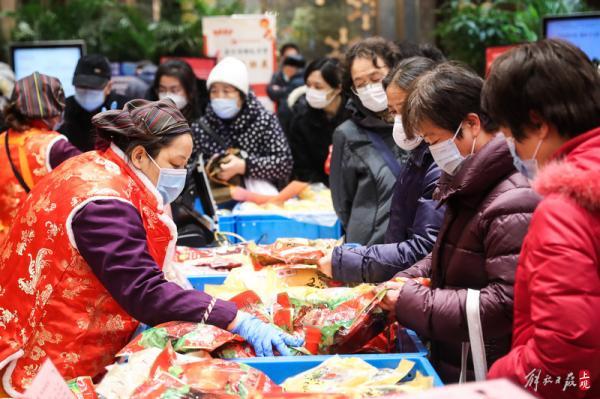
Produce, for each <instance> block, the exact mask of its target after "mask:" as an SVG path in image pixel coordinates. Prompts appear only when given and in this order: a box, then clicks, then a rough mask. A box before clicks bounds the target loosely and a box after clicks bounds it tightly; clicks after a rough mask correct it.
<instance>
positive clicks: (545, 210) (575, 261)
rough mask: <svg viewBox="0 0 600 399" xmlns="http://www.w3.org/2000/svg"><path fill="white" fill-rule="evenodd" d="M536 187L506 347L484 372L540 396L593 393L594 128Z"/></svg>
mask: <svg viewBox="0 0 600 399" xmlns="http://www.w3.org/2000/svg"><path fill="white" fill-rule="evenodd" d="M535 189H536V191H538V192H539V193H540V194H541V195H542V196H544V200H543V201H542V202H541V203H540V205H539V206H538V208H537V209H536V211H535V213H534V214H533V218H532V221H531V226H530V229H529V233H528V234H527V237H526V238H525V242H524V244H523V249H522V251H521V256H520V258H519V266H518V269H517V274H516V282H515V305H514V328H513V343H512V349H511V351H510V352H509V354H508V355H506V356H505V357H503V358H501V359H500V360H498V361H497V362H496V363H495V364H494V366H493V367H492V369H491V370H490V372H489V378H496V377H509V378H512V379H513V380H514V381H517V382H518V383H519V384H520V385H521V386H525V385H529V386H528V388H529V389H530V390H531V391H532V392H534V393H536V392H537V395H539V396H541V397H544V398H552V399H554V398H584V397H585V398H600V128H597V129H595V130H592V131H590V132H588V133H586V134H584V135H581V136H579V137H576V138H574V139H572V140H570V141H569V142H567V143H566V144H565V145H564V146H563V147H562V148H561V149H560V150H559V151H558V152H557V154H556V155H555V160H554V161H553V162H552V163H550V164H549V165H547V166H545V167H544V168H543V169H542V170H541V171H540V173H539V177H538V178H537V179H536V181H535ZM585 370H587V371H589V377H590V378H589V379H585V378H581V379H580V377H585V376H584V375H583V373H584V371H585ZM569 373H573V375H572V376H570V375H569ZM546 376H549V377H546ZM536 377H538V378H539V380H538V381H537V390H536V386H535V385H536ZM558 378H560V380H559V383H557V380H558ZM550 381H552V382H550ZM585 381H587V382H588V383H589V385H591V389H589V390H580V388H579V384H580V383H582V384H584V383H585ZM566 383H568V384H570V383H574V384H575V385H576V386H575V387H572V386H568V387H565V384H566ZM563 389H564V390H563Z"/></svg>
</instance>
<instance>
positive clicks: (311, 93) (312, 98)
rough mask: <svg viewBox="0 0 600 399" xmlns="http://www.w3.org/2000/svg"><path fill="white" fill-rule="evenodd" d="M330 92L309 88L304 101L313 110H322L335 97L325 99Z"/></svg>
mask: <svg viewBox="0 0 600 399" xmlns="http://www.w3.org/2000/svg"><path fill="white" fill-rule="evenodd" d="M332 91H333V90H330V91H325V90H317V89H314V88H312V87H309V88H308V90H307V91H306V101H307V102H308V105H310V106H311V107H313V108H316V109H323V108H325V107H326V106H328V105H329V104H331V102H332V101H333V99H334V98H335V97H336V96H331V98H329V99H328V98H327V96H328V95H329V93H331V92H332Z"/></svg>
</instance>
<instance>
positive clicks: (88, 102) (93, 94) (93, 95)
mask: <svg viewBox="0 0 600 399" xmlns="http://www.w3.org/2000/svg"><path fill="white" fill-rule="evenodd" d="M105 99H106V96H105V95H104V90H103V89H100V90H94V89H82V88H80V87H76V88H75V101H77V103H78V104H79V105H81V108H83V109H85V110H86V111H87V112H92V111H94V110H96V109H99V108H100V107H101V106H102V104H104V100H105Z"/></svg>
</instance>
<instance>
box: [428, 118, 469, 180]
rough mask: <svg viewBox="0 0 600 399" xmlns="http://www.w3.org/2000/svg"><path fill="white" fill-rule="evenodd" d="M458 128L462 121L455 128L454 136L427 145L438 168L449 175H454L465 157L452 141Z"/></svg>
mask: <svg viewBox="0 0 600 399" xmlns="http://www.w3.org/2000/svg"><path fill="white" fill-rule="evenodd" d="M460 129H462V123H461V124H460V125H459V126H458V129H456V133H454V137H452V138H451V139H448V140H444V141H442V142H440V143H437V144H434V145H431V146H429V151H430V152H431V156H432V157H433V160H434V161H435V163H436V164H437V165H438V166H439V167H440V169H442V170H443V171H444V172H446V173H448V174H449V175H451V176H454V174H455V173H456V171H457V169H458V167H459V166H460V164H461V163H462V162H463V161H464V160H465V157H463V156H462V155H461V153H460V151H459V150H458V147H457V146H456V143H455V142H454V141H455V140H456V137H457V136H458V132H460Z"/></svg>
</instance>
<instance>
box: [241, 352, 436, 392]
mask: <svg viewBox="0 0 600 399" xmlns="http://www.w3.org/2000/svg"><path fill="white" fill-rule="evenodd" d="M340 356H341V357H358V358H361V359H363V360H364V361H366V362H367V363H369V364H370V365H372V366H375V367H377V368H391V369H393V368H396V367H397V366H398V363H400V361H401V360H402V359H407V360H410V361H411V362H415V366H414V368H413V369H412V371H411V372H410V373H409V375H407V376H406V378H405V379H404V380H403V381H410V380H412V379H413V378H414V377H415V372H416V371H419V372H420V373H421V374H423V375H424V376H427V377H433V385H434V386H436V387H440V386H443V385H444V384H443V382H442V380H441V379H440V377H439V376H438V374H437V373H436V371H435V370H434V368H433V366H432V365H431V363H429V360H427V359H426V358H424V357H421V356H414V355H407V354H399V353H398V354H394V353H393V354H385V355H340ZM329 358H331V356H280V357H263V358H260V357H256V358H244V359H233V360H234V361H236V362H239V363H244V364H247V365H248V366H252V367H254V368H256V369H258V370H261V371H262V372H264V373H265V374H267V375H268V376H269V377H270V378H271V379H272V380H273V381H274V382H275V383H277V384H281V383H282V382H283V381H285V380H286V379H287V378H289V377H293V376H295V375H298V374H300V373H302V372H304V371H306V370H309V369H311V368H313V367H317V366H318V365H319V364H321V363H322V362H324V361H325V360H327V359H329Z"/></svg>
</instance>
